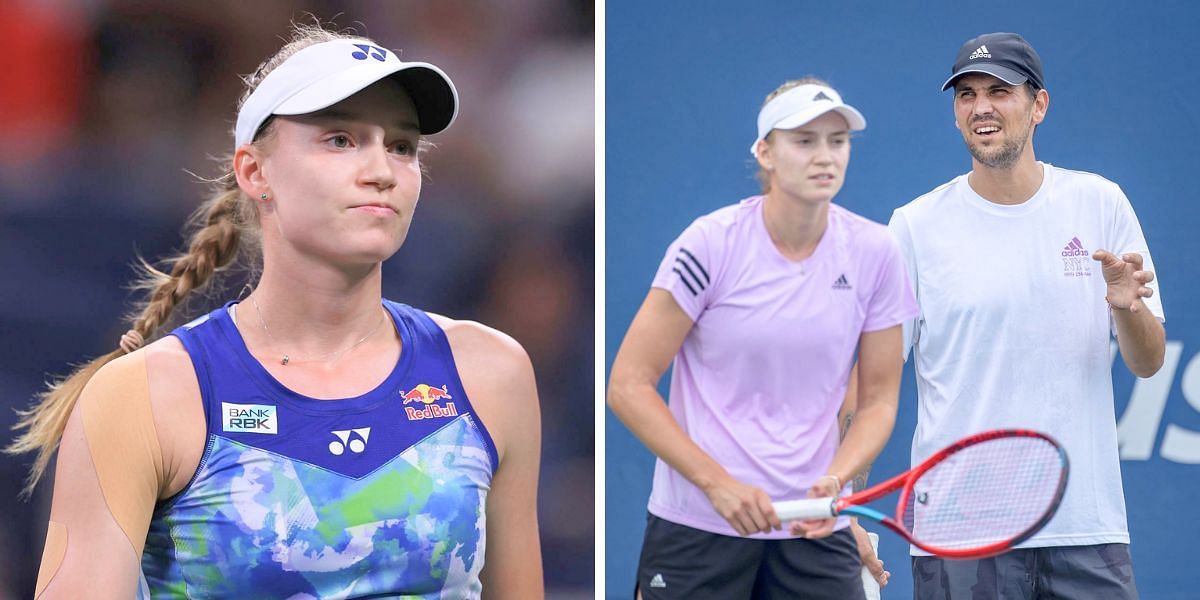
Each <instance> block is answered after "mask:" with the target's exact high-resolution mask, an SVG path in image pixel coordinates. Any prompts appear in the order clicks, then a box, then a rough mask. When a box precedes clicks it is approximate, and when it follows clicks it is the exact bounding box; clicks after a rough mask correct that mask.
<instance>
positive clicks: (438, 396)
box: [400, 383, 458, 421]
mask: <svg viewBox="0 0 1200 600" xmlns="http://www.w3.org/2000/svg"><path fill="white" fill-rule="evenodd" d="M400 395H401V396H402V397H403V398H404V404H409V403H413V404H417V405H418V406H420V405H421V404H424V405H425V407H424V408H413V407H411V406H405V407H404V414H405V415H407V416H408V420H410V421H419V420H421V419H436V418H440V417H457V416H458V409H456V408H455V407H454V403H453V402H447V403H446V405H445V406H444V407H443V406H438V405H437V404H434V402H437V401H439V400H450V399H452V398H453V397H454V396H451V395H450V391H449V390H448V389H446V386H444V385H443V386H442V387H440V388H437V387H433V386H431V385H428V384H425V383H422V384H419V385H417V386H416V387H414V388H413V389H411V390H409V391H407V392H401V393H400Z"/></svg>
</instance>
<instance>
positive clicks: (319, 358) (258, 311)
mask: <svg viewBox="0 0 1200 600" xmlns="http://www.w3.org/2000/svg"><path fill="white" fill-rule="evenodd" d="M250 303H251V304H253V305H254V312H255V313H256V314H257V315H258V324H259V325H262V328H263V331H265V332H266V334H267V337H268V338H271V343H272V344H274V345H275V346H279V345H280V344H279V340H277V339H275V336H273V335H271V330H270V328H268V327H267V322H266V321H264V320H263V316H262V309H261V308H259V307H258V301H257V300H255V299H254V296H250ZM383 317H384V315H382V314H380V315H379V321H378V322H377V323H375V327H373V328H372V329H371V331H370V332H369V333H367V335H364V336H362V337H361V338H359V339H358V341H357V342H354V343H353V344H351V345H350V347H349V348H346V349H344V350H338V351H336V352H330V353H329V354H322V355H321V356H316V357H313V358H308V359H302V358H299V357H297V358H296V360H297V361H302V362H303V361H308V362H319V361H324V360H325V359H327V358H329V357H331V356H335V355H336V356H337V357H341V355H343V354H345V353H347V352H349V351H351V350H353V349H355V348H357V347H358V346H359V345H360V344H362V343H363V342H365V341H367V338H369V337H371V336H373V335H375V332H377V331H379V327H380V326H381V325H383V320H384V319H383ZM291 361H292V358H291V356H290V355H288V354H284V355H283V358H281V359H279V364H281V365H284V366H287V364H288V363H289V362H291Z"/></svg>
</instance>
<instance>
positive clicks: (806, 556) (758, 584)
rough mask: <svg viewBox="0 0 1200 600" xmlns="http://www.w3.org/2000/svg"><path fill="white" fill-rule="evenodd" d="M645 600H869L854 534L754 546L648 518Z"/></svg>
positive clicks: (641, 575) (641, 568)
mask: <svg viewBox="0 0 1200 600" xmlns="http://www.w3.org/2000/svg"><path fill="white" fill-rule="evenodd" d="M639 589H640V590H641V592H642V598H644V599H645V600H660V599H666V598H680V599H682V598H687V599H689V600H691V599H695V600H704V599H706V598H713V599H715V600H730V599H734V600H736V599H741V598H756V599H757V598H803V599H809V598H812V599H829V600H861V599H865V596H864V594H863V582H862V561H861V560H860V559H859V557H858V546H857V544H856V543H855V541H854V535H853V534H851V533H850V530H849V529H848V528H847V529H842V530H841V531H835V532H834V533H833V535H831V536H829V537H827V538H824V539H819V540H806V539H803V538H798V539H787V540H756V539H746V538H741V537H732V536H727V535H721V534H718V533H709V532H707V531H701V530H699V529H693V528H691V527H686V526H684V525H679V524H676V523H672V522H670V521H667V520H664V519H660V518H658V517H656V516H654V515H649V516H648V517H647V519H646V539H645V541H644V542H643V543H642V558H641V561H640V562H639V563H638V573H637V585H636V586H635V588H634V594H635V597H636V593H637V590H639Z"/></svg>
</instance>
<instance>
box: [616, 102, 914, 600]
mask: <svg viewBox="0 0 1200 600" xmlns="http://www.w3.org/2000/svg"><path fill="white" fill-rule="evenodd" d="M865 127H866V121H865V119H864V118H863V116H862V115H861V114H860V113H859V112H858V111H857V110H855V109H854V108H853V107H851V106H849V105H847V104H845V103H843V102H842V100H841V96H840V95H839V94H838V93H837V92H836V91H835V90H834V89H833V88H831V87H830V86H829V85H828V84H826V83H825V82H823V81H820V80H818V79H815V78H806V79H801V80H798V81H791V82H788V83H786V84H784V85H783V86H781V87H780V88H779V89H777V90H776V91H775V92H773V93H772V94H771V95H770V96H768V97H767V100H766V102H765V103H764V105H763V107H762V110H761V111H760V113H759V116H758V137H757V139H756V140H755V142H754V144H753V146H752V147H751V151H752V152H753V154H754V156H755V158H756V159H757V161H758V164H759V166H760V171H759V177H760V180H761V181H762V184H763V193H762V194H761V195H757V196H753V197H750V198H747V199H744V200H742V201H740V202H738V203H736V204H733V205H731V206H727V207H724V208H721V209H718V210H717V211H715V212H712V213H710V214H708V215H705V216H702V217H700V218H699V219H697V220H696V221H695V222H693V223H692V224H691V225H690V226H689V227H688V228H687V229H686V230H685V231H684V232H683V233H682V234H681V235H680V236H679V238H678V239H676V241H675V242H674V243H673V244H672V245H671V246H670V248H669V249H668V250H667V253H666V256H665V257H664V259H663V261H662V263H661V265H660V267H659V270H658V273H657V275H656V276H655V279H654V282H653V284H652V285H653V287H652V289H651V290H650V293H649V294H648V295H647V297H646V300H645V302H644V303H643V304H642V307H641V309H640V310H639V311H638V313H637V315H636V316H635V317H634V320H633V323H632V324H631V325H630V327H629V331H628V332H627V334H626V337H625V340H624V342H623V344H622V345H621V348H620V350H619V351H618V353H617V357H616V359H615V361H614V363H613V368H612V374H611V381H610V384H609V391H608V402H609V406H610V407H611V408H612V410H613V412H614V413H615V414H616V415H617V417H619V418H620V419H621V420H622V422H624V423H625V425H626V426H628V427H629V428H630V430H632V431H633V433H634V434H635V435H637V436H638V438H639V439H641V441H642V442H643V443H645V444H646V446H647V447H648V448H649V449H650V450H651V451H653V452H654V453H655V454H656V455H657V456H658V461H657V463H656V466H655V474H654V485H653V491H652V492H651V495H650V501H649V504H648V511H649V513H650V514H649V517H648V521H647V528H646V537H645V541H644V543H643V547H642V556H641V561H640V564H639V567H638V578H637V586H638V588H639V594H640V596H641V597H643V598H647V599H649V598H710V597H711V598H750V597H760V596H761V597H804V598H831V599H833V598H837V599H839V600H841V599H847V598H862V597H863V587H862V582H861V579H860V573H861V565H862V561H861V560H860V558H859V553H858V546H857V544H856V542H855V539H854V536H853V535H852V534H851V532H850V531H849V529H847V525H848V522H847V521H846V520H845V519H828V520H824V521H813V522H803V523H794V524H792V525H791V527H790V528H788V529H785V528H784V527H783V525H784V524H783V523H782V522H780V520H779V518H778V517H777V516H776V515H775V512H774V510H773V508H772V507H771V502H772V500H783V499H789V498H802V497H805V496H834V495H837V494H839V493H840V492H841V491H842V489H843V487H844V486H845V484H846V483H847V482H848V480H849V479H850V478H851V477H853V476H854V475H855V474H857V473H860V472H863V471H864V470H865V469H867V467H868V466H869V465H870V463H871V462H872V461H873V460H874V459H875V456H876V455H877V454H878V453H879V451H880V450H882V448H883V446H884V444H885V443H886V442H887V439H888V436H889V435H890V434H891V430H892V425H893V422H894V421H895V415H896V404H897V399H898V393H899V386H900V376H901V370H902V364H903V363H902V359H901V353H900V346H901V330H900V324H901V323H902V322H903V321H905V320H907V319H910V318H913V317H915V316H916V312H917V306H916V301H915V300H914V298H913V294H912V290H911V288H910V286H909V283H908V280H907V276H906V274H905V271H904V267H903V263H902V259H901V257H900V254H899V251H898V250H897V248H896V245H895V243H894V242H893V241H892V239H891V237H890V236H889V234H888V232H887V229H886V228H885V227H884V226H882V225H880V224H877V223H874V222H872V221H869V220H867V219H865V218H862V217H860V216H858V215H855V214H853V213H851V212H850V211H848V210H846V209H844V208H842V207H840V206H838V205H836V204H833V203H832V200H833V198H834V196H836V195H837V193H838V191H839V190H840V189H841V187H842V183H843V181H844V177H845V174H846V167H847V165H848V163H849V159H850V133H851V132H852V131H859V130H862V129H864V128H865ZM856 358H857V360H858V362H859V366H858V368H857V370H856V371H855V373H856V381H855V384H856V386H855V387H856V388H857V397H856V398H851V399H850V400H851V401H856V403H857V404H856V409H855V411H854V413H855V414H854V418H853V424H852V426H850V427H849V428H848V430H847V431H846V432H845V438H844V440H840V439H839V438H840V436H839V428H838V410H839V408H840V407H842V405H843V401H844V400H846V399H847V388H848V386H849V384H850V378H851V366H852V364H853V363H854V361H855V359H856ZM668 366H673V367H674V368H673V371H672V377H671V391H670V394H669V397H670V399H671V401H670V403H669V405H668V403H667V402H665V400H664V399H663V398H662V396H660V395H659V394H658V392H657V390H656V386H657V384H658V382H659V380H660V379H661V378H662V375H663V374H664V373H665V372H666V370H667V367H668ZM880 571H882V567H881V566H880Z"/></svg>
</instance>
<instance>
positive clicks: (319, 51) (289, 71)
mask: <svg viewBox="0 0 1200 600" xmlns="http://www.w3.org/2000/svg"><path fill="white" fill-rule="evenodd" d="M359 56H361V57H364V58H358V57H359ZM387 77H394V78H395V79H397V80H398V81H399V82H400V83H401V85H402V86H403V87H404V89H405V91H407V92H408V95H409V97H411V98H412V101H413V105H414V106H415V107H416V110H417V118H418V120H419V121H420V128H421V133H422V134H425V135H430V134H434V133H437V132H439V131H442V130H444V129H446V128H447V127H449V126H450V124H451V123H453V122H454V119H455V117H457V116H458V91H457V90H456V89H455V88H454V83H453V82H452V81H450V78H449V77H447V76H446V74H445V73H444V72H442V70H441V69H439V68H437V67H436V66H434V65H431V64H429V63H423V62H408V63H406V62H402V61H401V60H400V59H399V58H397V57H396V54H395V53H394V52H391V51H389V50H385V49H381V48H379V47H378V46H375V45H374V44H373V43H372V42H370V41H369V40H347V39H342V40H333V41H329V42H322V43H320V44H314V45H312V46H309V47H307V48H304V49H303V50H300V51H299V52H297V53H296V54H294V55H292V56H291V57H290V58H288V59H287V60H285V61H284V62H283V63H282V64H280V65H279V66H278V67H276V68H275V69H274V70H272V71H271V72H270V73H269V74H267V76H266V77H264V78H263V80H262V81H261V82H260V83H259V85H258V87H257V88H255V90H254V92H253V93H252V94H251V95H250V97H249V98H247V99H246V102H245V103H244V104H243V105H242V108H241V110H240V111H239V112H238V120H237V126H236V129H235V131H234V149H235V150H236V149H237V148H238V147H239V146H241V145H242V144H246V143H249V142H251V141H253V139H254V136H255V135H256V134H257V133H258V129H259V128H260V127H261V126H262V124H263V123H264V122H265V121H266V120H267V119H268V118H269V117H270V116H271V115H303V114H308V113H312V112H316V111H318V110H322V109H325V108H329V107H330V106H333V105H334V104H337V103H338V102H341V101H342V100H345V99H346V98H349V97H350V96H353V95H354V94H356V93H358V92H360V91H362V90H363V89H366V88H367V87H368V86H370V85H371V84H374V83H376V82H378V81H380V80H382V79H384V78H387Z"/></svg>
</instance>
